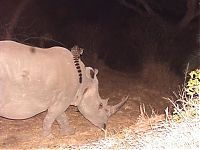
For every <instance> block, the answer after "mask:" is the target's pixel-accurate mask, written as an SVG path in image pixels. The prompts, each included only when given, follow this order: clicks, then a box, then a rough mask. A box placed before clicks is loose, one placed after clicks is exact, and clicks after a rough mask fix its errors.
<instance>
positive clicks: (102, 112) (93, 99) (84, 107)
mask: <svg viewBox="0 0 200 150" xmlns="http://www.w3.org/2000/svg"><path fill="white" fill-rule="evenodd" d="M87 70H88V72H91V71H92V72H93V75H90V73H86V74H87V75H88V76H90V77H91V82H90V83H89V84H88V86H86V88H85V89H84V91H83V95H82V100H81V101H80V103H79V104H78V105H77V107H78V109H79V111H80V112H81V113H82V114H83V116H84V117H85V118H86V119H88V120H89V121H90V122H91V123H92V124H94V125H95V126H97V127H99V128H100V129H105V128H106V124H107V121H108V118H109V117H110V116H111V115H112V114H114V113H115V112H117V111H118V110H119V109H120V108H121V107H122V106H123V104H124V103H125V102H126V101H127V99H128V96H127V97H124V98H123V99H122V101H121V102H120V103H118V104H116V105H114V106H110V105H108V99H102V98H101V97H100V95H99V91H98V79H97V74H98V70H97V69H95V70H93V69H92V68H90V69H89V68H87Z"/></svg>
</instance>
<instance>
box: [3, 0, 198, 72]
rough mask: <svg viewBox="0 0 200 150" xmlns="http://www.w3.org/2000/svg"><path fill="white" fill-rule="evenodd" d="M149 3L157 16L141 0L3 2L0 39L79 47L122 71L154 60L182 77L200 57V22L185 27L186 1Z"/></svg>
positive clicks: (88, 59)
mask: <svg viewBox="0 0 200 150" xmlns="http://www.w3.org/2000/svg"><path fill="white" fill-rule="evenodd" d="M192 1H194V0H192ZM123 2H126V4H128V5H123ZM146 2H147V4H148V6H149V7H150V8H151V9H152V10H151V11H153V12H150V11H147V9H145V7H144V5H142V3H140V1H138V0H126V1H123V0H57V1H53V0H42V1H41V0H24V1H23V0H0V38H1V39H12V40H15V41H19V42H22V43H28V44H31V45H34V46H40V47H49V46H55V45H59V46H65V47H66V48H68V49H69V48H71V47H72V46H73V45H74V44H77V45H79V46H80V47H83V48H84V49H85V52H84V55H83V59H85V60H86V62H87V63H90V64H91V63H92V65H95V63H97V60H99V59H100V60H102V61H103V62H104V63H105V64H106V65H108V66H109V67H110V68H113V69H117V70H120V71H128V72H129V71H130V72H135V71H140V70H141V69H142V68H143V67H144V66H145V64H146V63H148V62H149V61H154V62H155V63H161V64H162V63H163V64H167V65H169V67H170V69H172V70H174V71H175V72H176V73H179V74H182V73H183V70H184V68H185V67H186V63H187V62H188V61H189V60H191V59H196V58H195V57H196V55H199V51H198V42H197V37H198V35H197V34H198V18H199V17H196V16H195V17H193V18H192V19H191V20H190V21H189V22H186V23H185V24H184V23H183V22H182V23H181V21H183V18H184V16H185V15H186V14H187V10H188V8H187V1H186V0H146ZM197 2H198V1H196V3H195V5H196V6H195V7H194V8H195V10H194V11H195V12H197V11H198V6H197V5H198V3H197ZM130 6H135V7H134V8H132V7H130ZM50 39H53V40H54V41H53V40H50ZM56 41H58V42H60V43H62V44H59V43H58V42H56ZM195 61H196V60H195Z"/></svg>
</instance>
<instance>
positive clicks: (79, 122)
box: [0, 69, 174, 149]
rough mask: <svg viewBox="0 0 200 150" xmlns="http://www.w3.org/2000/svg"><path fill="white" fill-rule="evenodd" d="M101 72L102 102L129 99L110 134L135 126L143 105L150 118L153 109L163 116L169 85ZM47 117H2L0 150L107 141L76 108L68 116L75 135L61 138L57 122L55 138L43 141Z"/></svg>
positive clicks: (112, 122)
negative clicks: (125, 97) (44, 123)
mask: <svg viewBox="0 0 200 150" xmlns="http://www.w3.org/2000/svg"><path fill="white" fill-rule="evenodd" d="M99 72H100V73H99V75H98V78H99V82H100V83H99V84H100V85H99V86H100V95H101V96H102V98H107V97H109V98H110V101H109V103H110V104H116V103H118V102H119V101H120V99H121V98H122V97H123V96H125V95H129V100H128V101H127V103H126V104H125V105H124V106H123V107H122V108H121V109H120V111H118V113H116V114H115V115H113V116H112V117H111V118H110V119H109V122H108V125H107V129H108V131H109V133H111V134H115V133H116V132H120V131H121V130H122V128H125V127H129V126H131V125H133V124H135V123H136V121H137V118H138V116H139V114H140V112H139V105H140V104H142V103H144V104H145V105H146V108H147V113H149V114H151V109H152V108H153V109H155V111H156V112H157V113H163V110H164V108H165V107H166V106H167V105H168V102H167V101H166V100H164V99H163V98H162V97H163V96H166V97H167V96H169V95H170V94H169V93H168V92H166V91H168V90H169V89H170V88H171V87H169V83H171V82H170V81H162V82H161V81H153V82H147V79H145V77H144V76H141V74H125V73H120V72H117V71H113V70H110V69H100V71H99ZM169 80H170V79H169ZM148 81H150V80H148ZM173 81H174V80H173ZM153 83H154V84H153ZM154 85H156V86H154ZM45 114H46V112H43V113H41V114H38V115H37V116H34V117H32V118H30V119H27V120H9V119H5V118H1V117H0V149H30V148H58V147H59V145H62V144H65V145H66V144H83V143H88V142H91V141H95V140H97V139H100V138H104V132H102V131H101V130H100V129H98V128H96V127H95V126H93V125H92V124H91V123H90V122H89V121H88V120H86V119H85V118H84V117H83V116H82V115H81V114H80V112H77V111H76V107H73V106H70V107H69V108H68V109H67V111H66V114H67V115H68V117H69V120H70V124H71V125H72V126H73V127H75V128H76V133H75V134H74V135H71V136H61V134H60V133H59V127H58V124H57V123H56V122H55V123H54V124H53V126H52V132H53V134H54V135H55V137H54V138H52V139H48V138H44V137H42V136H41V133H42V122H43V119H44V117H45Z"/></svg>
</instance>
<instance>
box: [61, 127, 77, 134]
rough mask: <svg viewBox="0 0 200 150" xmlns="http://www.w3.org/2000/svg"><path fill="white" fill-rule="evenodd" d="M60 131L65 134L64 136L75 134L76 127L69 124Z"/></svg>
mask: <svg viewBox="0 0 200 150" xmlns="http://www.w3.org/2000/svg"><path fill="white" fill-rule="evenodd" d="M60 133H61V134H62V135H64V136H66V135H73V134H75V128H73V127H70V126H68V127H67V128H65V129H61V130H60Z"/></svg>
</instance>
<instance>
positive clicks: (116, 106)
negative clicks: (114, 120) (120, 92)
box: [110, 96, 128, 115]
mask: <svg viewBox="0 0 200 150" xmlns="http://www.w3.org/2000/svg"><path fill="white" fill-rule="evenodd" d="M127 100H128V96H125V97H123V98H122V101H121V102H120V103H118V104H116V105H114V106H111V107H110V115H113V114H115V113H116V112H117V111H118V110H119V109H120V108H121V107H122V106H123V105H124V104H125V102H126V101H127Z"/></svg>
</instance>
